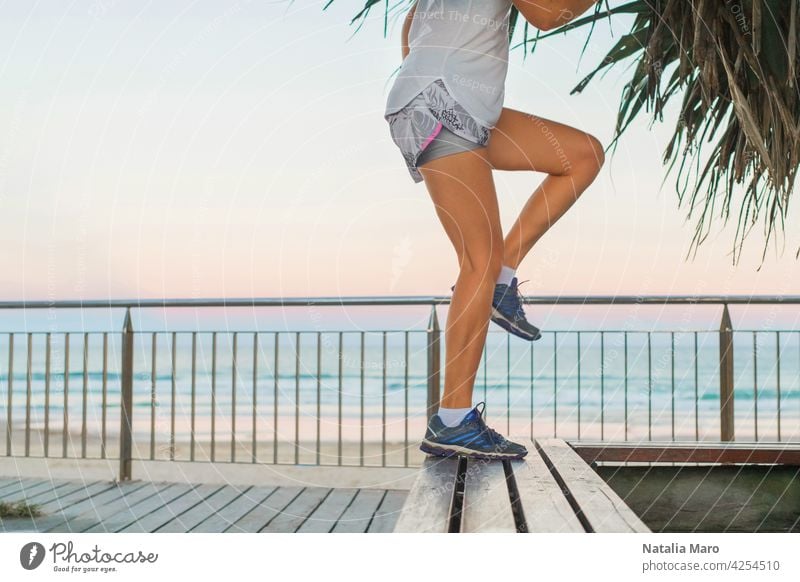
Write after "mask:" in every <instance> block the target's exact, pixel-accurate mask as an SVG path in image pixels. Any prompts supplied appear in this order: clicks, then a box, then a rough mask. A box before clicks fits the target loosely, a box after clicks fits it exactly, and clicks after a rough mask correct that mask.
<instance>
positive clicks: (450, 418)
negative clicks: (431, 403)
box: [436, 406, 472, 427]
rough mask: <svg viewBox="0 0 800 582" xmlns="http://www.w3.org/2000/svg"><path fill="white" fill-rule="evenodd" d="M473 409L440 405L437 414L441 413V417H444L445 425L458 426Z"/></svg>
mask: <svg viewBox="0 0 800 582" xmlns="http://www.w3.org/2000/svg"><path fill="white" fill-rule="evenodd" d="M470 410H472V409H471V408H442V407H441V406H440V407H439V410H438V411H437V412H436V414H438V415H439V418H441V419H442V422H443V423H444V424H445V426H450V427H453V426H458V425H459V424H461V421H462V420H464V417H465V416H466V415H467V413H468V412H469V411H470Z"/></svg>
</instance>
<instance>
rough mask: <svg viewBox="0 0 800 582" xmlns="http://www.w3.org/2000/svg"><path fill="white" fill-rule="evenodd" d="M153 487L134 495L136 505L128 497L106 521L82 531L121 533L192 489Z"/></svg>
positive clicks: (181, 485) (178, 485) (170, 485)
mask: <svg viewBox="0 0 800 582" xmlns="http://www.w3.org/2000/svg"><path fill="white" fill-rule="evenodd" d="M152 485H153V486H152V487H151V488H149V489H145V490H139V491H137V492H136V493H134V494H133V495H135V496H137V498H138V500H137V501H136V502H135V503H129V502H128V498H127V496H126V497H125V499H123V500H122V501H121V502H119V503H118V504H114V506H113V507H111V508H110V511H111V512H112V513H111V514H110V515H107V516H106V517H105V519H103V520H102V521H101V522H98V523H96V524H94V525H92V526H91V527H89V528H86V529H82V530H81V531H85V532H108V533H111V532H116V531H119V530H120V529H123V528H125V527H127V526H129V525H130V524H131V523H134V522H136V521H137V520H138V519H140V518H142V517H144V516H145V515H147V514H149V513H150V512H152V511H157V510H158V509H159V508H161V507H163V506H164V505H165V504H167V503H169V502H170V501H171V500H173V499H175V498H177V497H180V496H181V495H184V494H185V493H186V492H187V491H189V490H190V489H191V485H187V484H185V483H153V484H152Z"/></svg>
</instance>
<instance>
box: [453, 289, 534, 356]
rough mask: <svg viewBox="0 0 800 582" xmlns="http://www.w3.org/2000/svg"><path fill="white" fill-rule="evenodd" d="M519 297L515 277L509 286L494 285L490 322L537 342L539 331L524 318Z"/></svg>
mask: <svg viewBox="0 0 800 582" xmlns="http://www.w3.org/2000/svg"><path fill="white" fill-rule="evenodd" d="M524 282H525V281H523V283H524ZM455 288H456V286H455V285H453V286H452V287H450V289H451V290H455ZM520 296H521V295H520V293H519V288H518V287H517V278H516V277H514V278H513V279H511V284H510V285H505V284H503V283H498V284H497V285H495V287H494V297H493V298H492V321H493V322H495V323H496V324H497V325H499V326H500V327H502V328H503V329H504V330H506V331H507V332H509V333H512V334H514V335H515V336H517V337H521V338H522V339H524V340H527V341H535V340H538V339H540V338H541V337H542V333H541V330H540V329H539V328H538V327H536V326H535V325H533V324H532V323H530V322H529V321H528V319H527V318H526V317H525V310H524V309H523V308H522V301H520Z"/></svg>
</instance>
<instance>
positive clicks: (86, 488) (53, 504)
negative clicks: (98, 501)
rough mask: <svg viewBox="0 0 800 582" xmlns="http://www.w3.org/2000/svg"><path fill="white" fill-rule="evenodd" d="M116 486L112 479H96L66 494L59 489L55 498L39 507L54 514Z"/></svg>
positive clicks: (47, 512)
mask: <svg viewBox="0 0 800 582" xmlns="http://www.w3.org/2000/svg"><path fill="white" fill-rule="evenodd" d="M114 487H115V485H114V483H113V482H111V481H95V482H93V483H86V484H82V485H81V486H80V487H78V488H77V489H75V490H74V491H72V492H70V493H68V494H66V495H60V494H59V491H56V497H55V498H54V499H51V500H50V501H48V502H47V503H43V504H41V505H40V506H39V507H40V509H41V510H42V512H44V513H45V514H48V515H53V514H55V513H58V512H60V511H63V510H64V509H65V508H67V507H70V506H72V505H75V504H78V503H81V502H83V501H85V500H87V499H91V498H92V497H93V496H94V495H99V494H100V493H103V492H104V491H107V490H109V489H113V488H114Z"/></svg>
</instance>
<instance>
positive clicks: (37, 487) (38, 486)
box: [0, 479, 70, 503]
mask: <svg viewBox="0 0 800 582" xmlns="http://www.w3.org/2000/svg"><path fill="white" fill-rule="evenodd" d="M69 484H70V483H68V482H51V481H48V480H46V479H25V480H24V481H22V482H21V483H20V484H19V487H16V488H14V489H9V490H8V491H7V492H6V493H5V494H3V495H0V501H5V502H7V503H15V502H17V501H26V502H27V503H36V502H37V501H36V499H37V498H40V497H41V496H42V495H46V494H47V493H49V492H51V491H53V490H54V489H58V488H59V487H64V486H66V485H69ZM48 499H49V498H48Z"/></svg>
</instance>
